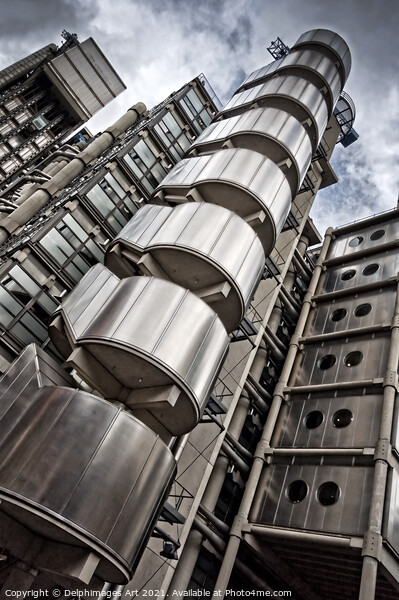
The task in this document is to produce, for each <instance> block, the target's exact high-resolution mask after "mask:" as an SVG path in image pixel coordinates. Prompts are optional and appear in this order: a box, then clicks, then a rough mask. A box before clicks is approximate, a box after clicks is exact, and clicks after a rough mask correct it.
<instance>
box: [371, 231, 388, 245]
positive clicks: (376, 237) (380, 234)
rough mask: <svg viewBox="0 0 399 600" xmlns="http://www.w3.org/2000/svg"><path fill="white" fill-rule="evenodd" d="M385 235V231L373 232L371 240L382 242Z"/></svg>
mask: <svg viewBox="0 0 399 600" xmlns="http://www.w3.org/2000/svg"><path fill="white" fill-rule="evenodd" d="M384 235H385V229H377V231H373V233H372V234H371V235H370V240H373V242H375V241H376V240H380V239H381V238H382V237H383V236H384Z"/></svg>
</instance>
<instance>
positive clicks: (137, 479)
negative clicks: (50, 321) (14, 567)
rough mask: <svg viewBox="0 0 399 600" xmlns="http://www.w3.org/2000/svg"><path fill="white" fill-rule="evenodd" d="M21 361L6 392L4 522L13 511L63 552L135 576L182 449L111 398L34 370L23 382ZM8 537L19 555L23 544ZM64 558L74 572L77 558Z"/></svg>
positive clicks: (0, 487)
mask: <svg viewBox="0 0 399 600" xmlns="http://www.w3.org/2000/svg"><path fill="white" fill-rule="evenodd" d="M26 358H27V357H26V356H25V357H23V358H22V361H21V363H25V362H26ZM16 366H20V367H23V368H22V369H21V370H19V369H18V368H15V366H14V367H13V373H12V374H8V375H6V376H5V379H6V382H5V383H6V385H5V386H4V388H5V393H4V394H3V396H2V398H1V414H0V432H1V434H0V435H1V437H0V439H1V441H0V452H1V456H2V461H1V465H0V497H1V504H0V511H1V512H0V521H1V518H2V517H1V513H5V514H6V515H7V516H8V517H11V518H12V519H15V521H16V522H17V524H18V525H16V526H17V527H18V528H21V525H22V526H24V527H25V528H27V536H28V537H27V539H36V538H38V541H39V542H40V541H41V542H42V543H44V544H46V543H47V542H48V541H51V543H52V544H53V545H52V546H51V548H52V550H53V552H56V551H58V552H60V551H61V552H63V553H65V556H68V553H69V552H70V551H71V550H70V549H71V547H72V548H73V547H75V548H79V550H80V551H82V550H83V549H84V550H86V551H88V553H89V554H90V553H93V554H94V557H95V558H93V559H92V561H91V562H92V565H93V572H94V573H95V574H96V575H97V576H98V577H100V578H101V579H103V580H105V581H109V582H113V583H119V584H121V583H127V581H129V580H130V578H131V575H132V571H133V569H134V567H135V565H136V564H137V562H138V559H139V557H140V554H141V551H142V549H143V548H144V546H145V544H146V542H147V541H148V538H149V535H150V533H151V531H152V528H153V525H154V522H155V520H156V518H157V516H158V514H159V511H160V509H161V507H162V504H163V501H164V498H165V495H166V494H167V492H168V490H169V487H170V484H171V481H172V480H173V477H174V475H175V470H176V464H175V459H174V457H173V455H172V453H171V452H170V450H169V449H168V448H167V446H166V445H165V444H164V443H163V442H162V441H161V440H160V438H159V437H158V436H157V435H156V434H155V433H153V432H152V431H151V430H150V429H148V428H147V427H146V426H145V425H143V424H142V423H140V421H138V420H137V419H135V418H134V417H133V416H131V415H129V414H128V413H127V412H125V411H123V410H121V409H119V408H117V407H115V406H113V405H112V404H111V403H110V402H107V401H106V400H102V399H101V398H98V397H96V396H93V395H91V394H87V393H85V392H82V391H79V390H73V389H70V388H65V387H54V386H51V385H47V386H46V387H41V386H40V385H39V384H38V381H37V380H36V381H34V379H31V381H30V384H29V385H26V382H25V386H23V387H21V381H20V380H21V379H23V378H24V375H23V373H24V372H25V371H26V370H27V367H26V365H25V364H20V365H18V364H16ZM28 370H29V369H28ZM3 383H4V382H3ZM4 388H3V389H4ZM4 536H6V530H5V528H3V527H1V528H0V543H1V544H2V545H3V541H2V540H3V539H4ZM29 536H30V537H29ZM4 541H5V540H4ZM10 543H11V547H10ZM54 544H55V545H54ZM7 546H8V547H9V548H10V550H11V551H14V552H16V556H17V557H18V552H20V551H21V546H23V544H21V538H20V539H19V543H18V542H17V541H15V543H14V546H13V542H12V540H11V542H10V540H7ZM36 554H37V549H36ZM38 560H41V562H39V564H38V565H37V566H38V567H39V568H41V569H43V570H46V562H45V560H44V562H43V553H42V557H41V558H39V559H38ZM33 564H35V562H34V560H33ZM59 567H60V570H59V571H58V572H59V573H61V574H64V575H68V560H66V561H62V562H61V563H60V565H59ZM47 568H50V567H47ZM52 570H54V567H52ZM56 572H57V569H56ZM92 574H93V573H91V574H89V579H90V578H91V575H92Z"/></svg>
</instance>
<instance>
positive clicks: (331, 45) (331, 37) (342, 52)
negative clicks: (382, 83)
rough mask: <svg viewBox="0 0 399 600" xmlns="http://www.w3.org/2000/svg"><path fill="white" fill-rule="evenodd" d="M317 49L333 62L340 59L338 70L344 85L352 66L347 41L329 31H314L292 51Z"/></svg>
mask: <svg viewBox="0 0 399 600" xmlns="http://www.w3.org/2000/svg"><path fill="white" fill-rule="evenodd" d="M315 47H317V50H318V52H323V53H325V55H326V56H328V57H329V58H330V59H331V60H333V61H336V60H337V59H338V63H339V64H338V69H339V71H340V74H341V78H342V85H344V84H345V83H346V80H347V79H348V77H349V73H350V70H351V66H352V59H351V53H350V50H349V47H348V45H347V43H346V42H345V40H343V39H342V37H341V36H340V35H338V34H337V33H334V31H330V30H329V29H312V30H311V31H307V32H306V33H303V34H302V35H301V37H300V38H299V39H298V41H297V42H295V44H294V46H293V47H292V50H296V49H297V48H315Z"/></svg>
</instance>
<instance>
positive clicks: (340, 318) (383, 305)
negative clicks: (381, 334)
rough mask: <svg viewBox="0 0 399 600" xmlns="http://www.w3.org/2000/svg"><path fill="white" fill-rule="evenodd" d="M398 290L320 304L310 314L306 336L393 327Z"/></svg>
mask: <svg viewBox="0 0 399 600" xmlns="http://www.w3.org/2000/svg"><path fill="white" fill-rule="evenodd" d="M395 300H396V289H395V288H393V287H392V288H390V287H382V288H380V289H377V290H373V291H372V292H371V291H370V292H366V293H363V294H356V296H355V297H353V296H345V297H344V298H338V299H334V300H333V301H332V302H318V303H317V304H316V307H315V308H314V309H312V310H311V312H310V314H309V320H308V323H307V326H306V332H305V335H306V336H312V335H321V334H325V333H332V332H334V331H347V330H348V329H358V328H361V327H370V326H373V325H381V324H385V325H390V323H391V321H392V317H393V314H394V310H395Z"/></svg>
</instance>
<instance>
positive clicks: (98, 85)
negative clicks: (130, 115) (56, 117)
mask: <svg viewBox="0 0 399 600" xmlns="http://www.w3.org/2000/svg"><path fill="white" fill-rule="evenodd" d="M44 70H45V73H46V75H47V77H48V78H49V79H50V80H51V81H52V82H53V83H54V85H55V86H56V88H57V89H58V90H59V92H60V94H61V97H62V100H63V102H65V101H66V102H67V103H68V104H69V105H70V107H71V108H72V109H73V110H74V111H75V112H76V113H77V114H78V115H79V117H80V118H81V119H84V120H86V119H89V118H90V117H92V116H93V115H94V114H95V113H96V112H97V111H99V110H100V109H101V108H102V107H103V106H105V105H106V104H108V103H109V102H111V100H113V99H114V98H116V96H117V95H118V94H120V93H121V92H123V91H124V90H125V89H126V86H125V84H124V83H123V81H122V80H121V79H120V78H119V76H118V74H117V72H116V71H115V70H114V68H113V67H112V65H111V64H110V63H109V61H108V60H107V58H106V57H105V56H104V54H103V53H102V52H101V50H100V48H99V47H98V46H97V44H96V43H95V41H94V40H93V39H92V38H89V39H87V40H85V41H84V42H82V43H81V44H79V45H78V46H74V47H73V48H71V49H70V50H67V51H66V52H64V53H63V54H60V55H59V56H57V57H56V58H54V59H53V60H52V61H50V62H49V63H48V64H47V65H46V66H45V68H44Z"/></svg>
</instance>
